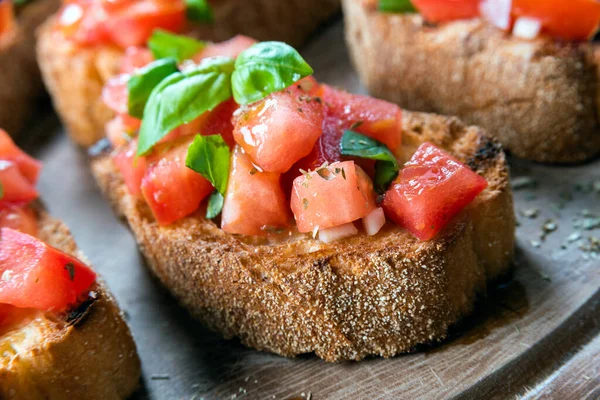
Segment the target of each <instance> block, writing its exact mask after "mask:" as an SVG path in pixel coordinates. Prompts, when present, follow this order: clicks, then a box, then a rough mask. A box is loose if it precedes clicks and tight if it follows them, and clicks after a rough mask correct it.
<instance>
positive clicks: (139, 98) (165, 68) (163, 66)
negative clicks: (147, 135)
mask: <svg viewBox="0 0 600 400" xmlns="http://www.w3.org/2000/svg"><path fill="white" fill-rule="evenodd" d="M177 71H178V69H177V62H176V61H175V59H174V58H163V59H161V60H156V61H154V62H152V63H150V64H148V65H147V66H145V67H144V68H142V69H140V70H138V71H137V72H136V73H135V75H133V76H132V77H131V78H129V81H128V82H127V88H128V89H129V98H128V108H129V115H131V116H132V117H136V118H139V119H142V117H143V115H144V107H145V106H146V103H147V102H148V98H149V97H150V93H152V89H154V88H155V87H156V85H158V84H159V83H160V82H161V81H162V80H163V79H165V78H166V77H167V76H169V75H171V74H174V73H176V72H177Z"/></svg>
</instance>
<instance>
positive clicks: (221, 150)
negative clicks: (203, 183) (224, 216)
mask: <svg viewBox="0 0 600 400" xmlns="http://www.w3.org/2000/svg"><path fill="white" fill-rule="evenodd" d="M230 156H231V153H230V151H229V146H227V143H225V141H224V140H223V137H221V135H210V136H202V135H196V137H195V138H194V142H193V143H192V144H191V145H190V147H189V149H188V153H187V157H186V158H185V165H186V166H187V167H188V168H190V169H192V170H194V171H196V172H197V173H199V174H200V175H202V176H203V177H205V178H206V179H208V181H209V182H210V183H212V185H213V186H214V187H215V189H217V191H218V192H219V193H221V194H223V195H224V194H225V191H226V190H227V180H228V179H229V158H230Z"/></svg>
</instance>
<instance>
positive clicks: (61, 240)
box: [0, 211, 140, 400]
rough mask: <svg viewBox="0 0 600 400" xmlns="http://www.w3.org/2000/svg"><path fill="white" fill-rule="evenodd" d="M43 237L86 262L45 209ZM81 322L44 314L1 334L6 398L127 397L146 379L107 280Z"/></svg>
mask: <svg viewBox="0 0 600 400" xmlns="http://www.w3.org/2000/svg"><path fill="white" fill-rule="evenodd" d="M39 226H40V239H42V240H44V241H45V242H47V243H48V244H50V245H51V246H54V247H56V248H58V249H60V250H62V251H64V252H66V253H69V254H71V255H74V256H76V257H78V258H80V259H82V260H85V258H84V257H83V255H82V254H81V253H80V252H79V250H78V249H77V247H76V245H75V242H74V240H73V238H72V236H71V233H70V232H69V230H68V229H67V227H66V226H65V225H64V224H63V223H62V222H60V221H57V220H55V219H53V218H51V217H50V216H49V215H48V214H47V213H45V212H44V211H40V218H39ZM93 291H95V292H96V294H97V300H96V301H94V302H93V303H92V304H91V306H90V307H89V308H88V309H87V313H86V314H85V315H84V316H83V318H82V319H81V320H79V321H78V322H76V323H67V322H65V318H64V317H60V318H59V317H56V316H44V315H42V314H40V315H39V316H38V317H37V318H36V319H35V320H33V321H31V322H30V323H28V324H27V325H25V326H24V327H22V328H21V329H18V330H16V331H11V332H9V333H7V334H4V335H3V336H2V337H0V398H1V399H32V400H34V399H53V400H54V399H98V400H103V399H124V398H127V397H129V396H130V395H131V394H132V393H133V392H134V390H135V389H136V387H137V386H138V381H139V377H140V361H139V358H138V356H137V352H136V347H135V343H134V342H133V338H132V336H131V333H130V332H129V328H128V327H127V324H126V323H125V321H124V319H123V314H122V312H121V310H120V309H119V308H118V306H117V303H116V302H115V299H114V298H113V297H112V295H111V294H110V293H109V292H108V291H107V289H106V288H105V286H104V283H103V282H102V281H98V282H97V283H96V284H95V288H93Z"/></svg>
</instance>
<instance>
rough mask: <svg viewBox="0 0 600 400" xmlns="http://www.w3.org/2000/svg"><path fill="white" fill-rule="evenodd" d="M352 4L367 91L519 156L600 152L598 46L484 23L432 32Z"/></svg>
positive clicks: (354, 41)
mask: <svg viewBox="0 0 600 400" xmlns="http://www.w3.org/2000/svg"><path fill="white" fill-rule="evenodd" d="M375 4H376V1H372V0H343V7H344V15H345V22H346V41H347V43H348V46H349V50H350V55H351V58H352V60H353V62H354V65H355V67H356V69H357V71H358V73H359V75H360V78H361V80H362V82H363V83H364V84H365V85H366V86H367V88H368V90H369V91H370V92H371V93H372V94H373V95H374V96H377V97H381V98H383V99H386V100H389V101H393V102H396V103H398V104H399V105H400V106H402V107H405V108H408V109H411V110H416V111H426V112H435V113H440V114H446V115H456V116H458V117H460V118H461V119H463V120H464V121H465V122H467V123H470V124H475V125H479V126H482V127H484V128H485V129H486V130H487V131H488V132H490V133H491V134H493V135H494V136H495V137H496V138H497V139H498V140H499V141H500V142H501V143H502V145H503V146H504V147H505V148H506V149H508V150H510V151H511V152H512V153H513V154H515V155H516V156H518V157H521V158H526V159H531V160H535V161H540V162H550V163H573V162H580V161H584V160H587V159H589V158H591V157H593V156H595V155H597V154H599V153H600V124H599V120H598V115H599V105H600V103H599V102H598V95H599V93H600V90H599V83H598V82H599V78H598V77H599V76H600V73H599V71H600V69H599V62H598V60H600V58H599V57H598V54H600V53H599V50H598V46H597V45H595V44H593V43H579V44H577V43H559V42H557V41H553V40H551V39H548V38H537V39H535V40H531V41H527V40H521V39H518V38H515V37H513V36H510V35H507V34H505V33H504V32H502V31H501V30H498V29H496V28H494V27H492V26H491V25H490V24H487V23H485V22H483V21H482V20H480V19H473V20H465V21H456V22H452V23H448V24H443V25H438V26H433V25H428V24H426V23H425V22H424V21H423V19H422V17H421V16H420V15H418V14H385V13H380V12H378V11H377V9H376V7H375Z"/></svg>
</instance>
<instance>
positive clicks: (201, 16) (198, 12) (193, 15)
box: [185, 0, 214, 22]
mask: <svg viewBox="0 0 600 400" xmlns="http://www.w3.org/2000/svg"><path fill="white" fill-rule="evenodd" d="M185 5H186V6H187V9H186V14H187V18H188V19H189V20H190V21H195V22H213V21H214V15H213V10H212V7H211V6H210V4H208V1H207V0H185Z"/></svg>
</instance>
